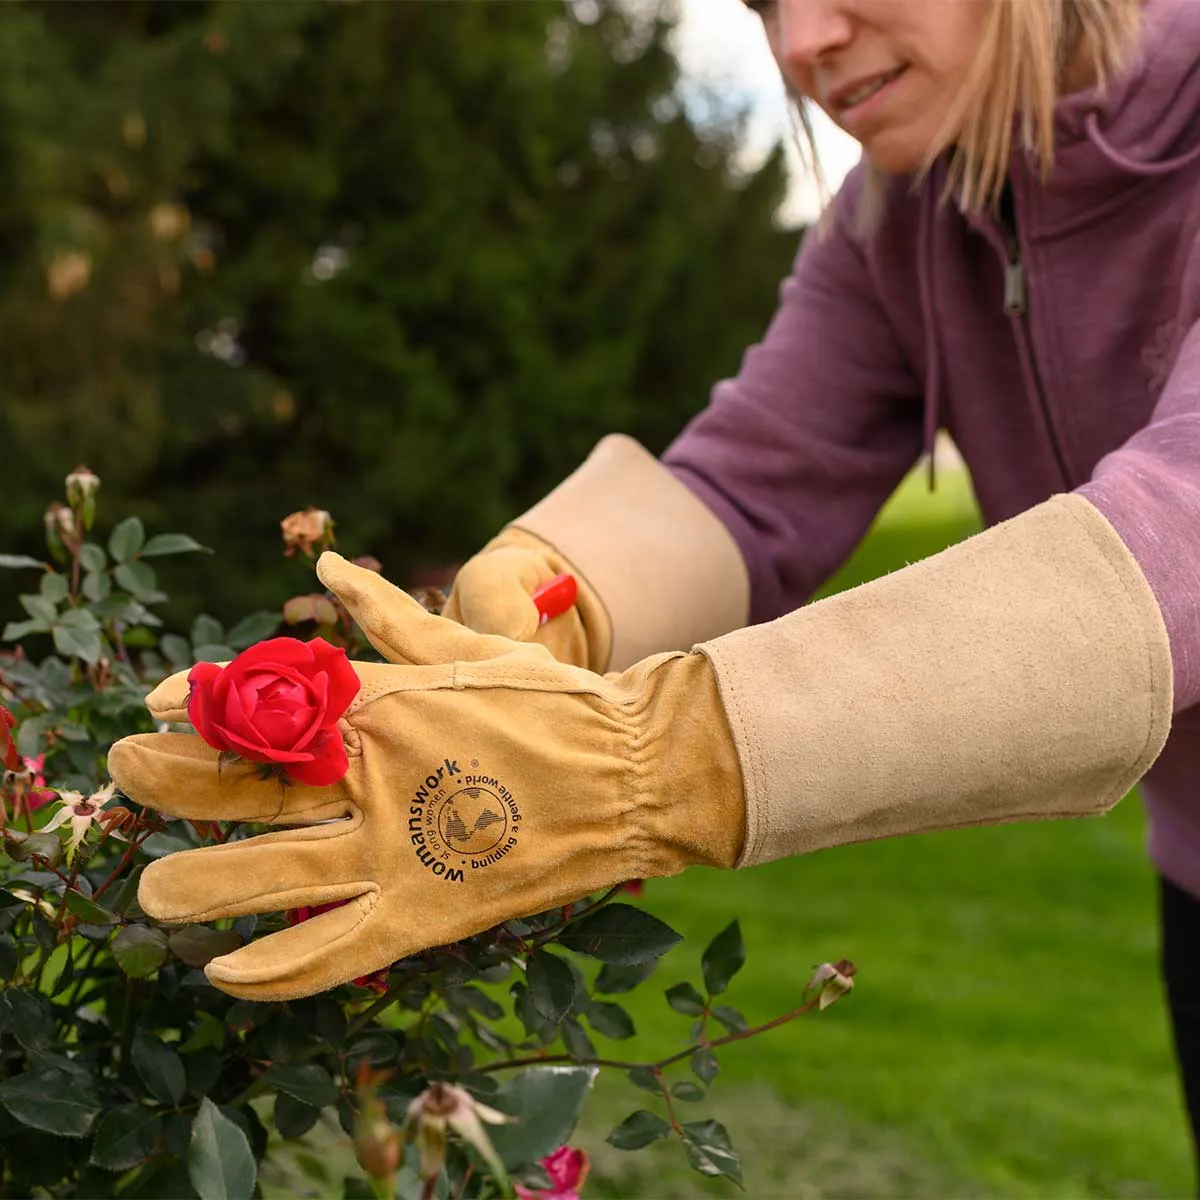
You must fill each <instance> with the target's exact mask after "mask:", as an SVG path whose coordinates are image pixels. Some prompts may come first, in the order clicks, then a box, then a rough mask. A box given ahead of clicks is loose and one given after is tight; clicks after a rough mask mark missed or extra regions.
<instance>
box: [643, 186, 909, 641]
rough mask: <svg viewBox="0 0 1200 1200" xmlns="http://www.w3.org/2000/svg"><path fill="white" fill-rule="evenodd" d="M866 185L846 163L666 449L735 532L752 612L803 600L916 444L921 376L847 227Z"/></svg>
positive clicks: (667, 460)
mask: <svg viewBox="0 0 1200 1200" xmlns="http://www.w3.org/2000/svg"><path fill="white" fill-rule="evenodd" d="M861 187H862V178H861V174H860V171H859V170H855V171H853V172H851V174H850V176H849V177H848V178H847V180H846V182H845V183H844V184H843V186H842V188H841V189H840V190H839V193H838V196H837V198H836V199H835V201H834V207H833V212H832V214H831V215H832V218H833V222H832V225H831V227H830V229H829V231H828V233H827V235H825V236H823V235H822V234H821V233H819V232H818V231H816V230H813V231H811V232H810V233H809V234H807V235H806V236H805V238H804V241H803V244H802V246H801V248H800V252H799V254H798V256H797V259H796V263H795V267H794V269H793V271H792V274H791V275H790V276H789V277H788V279H787V280H786V281H785V282H784V284H783V286H782V288H781V302H780V306H779V308H778V310H777V312H776V314H775V317H774V318H773V320H772V322H771V324H770V326H769V328H768V329H767V331H766V334H765V335H764V337H763V339H762V341H761V342H759V343H758V344H757V345H755V346H753V347H751V348H750V349H749V350H748V351H747V353H746V355H745V357H744V359H743V362H742V365H741V369H740V371H739V372H738V374H737V376H736V377H735V378H732V379H728V380H725V381H723V382H721V383H718V384H717V385H716V387H715V388H714V389H713V392H712V395H711V397H710V401H709V404H708V406H707V407H706V408H705V409H704V410H703V411H702V412H701V413H700V414H699V415H697V416H696V417H695V418H694V419H693V420H692V421H691V422H690V423H689V424H688V425H687V426H686V427H685V428H684V430H683V431H682V432H681V433H680V435H679V436H678V437H677V438H676V439H675V441H674V442H673V443H672V444H671V445H670V446H669V447H668V448H667V450H666V451H665V453H664V454H663V456H662V462H663V464H664V465H665V466H666V467H667V468H668V469H669V470H670V471H672V472H673V473H674V474H675V476H676V477H677V478H678V479H679V480H680V481H681V482H682V483H684V484H685V485H686V486H687V487H688V488H690V489H691V490H692V491H693V492H694V493H695V494H696V495H697V496H698V497H699V498H700V499H701V500H703V501H704V503H705V504H707V505H708V507H709V508H710V509H712V510H713V511H714V512H715V513H716V514H717V516H718V517H720V519H721V520H722V522H723V523H724V524H725V526H726V527H727V528H728V530H729V532H730V533H731V534H732V536H733V537H734V539H735V541H736V542H737V544H738V547H739V549H740V550H741V553H742V556H743V558H744V559H745V562H746V566H747V570H748V572H749V576H750V621H751V623H757V622H760V621H764V620H771V619H773V618H775V617H778V616H780V615H782V614H783V613H785V612H789V611H791V610H792V609H794V608H797V607H799V606H800V605H802V604H804V603H806V602H807V601H808V600H809V599H810V598H811V596H812V594H813V593H814V592H815V591H816V590H817V589H818V588H819V587H820V586H821V585H822V584H823V583H824V582H825V580H826V579H828V577H829V576H830V575H832V574H833V572H834V571H835V570H837V568H838V567H839V566H840V565H841V563H842V562H843V561H844V560H845V559H846V558H847V557H848V556H849V555H850V553H851V552H852V551H853V549H854V548H855V546H856V545H857V544H858V542H859V541H860V540H861V539H862V537H863V536H864V535H865V533H866V532H867V530H868V528H869V527H870V524H871V522H872V521H873V520H874V518H875V516H876V514H877V513H878V511H879V509H880V508H881V507H882V505H883V504H884V503H885V501H886V500H887V498H888V497H889V496H890V495H891V493H892V492H893V491H894V490H895V488H896V487H897V485H898V484H899V483H900V481H901V480H902V479H903V477H904V475H905V473H906V472H907V471H908V470H909V469H910V468H911V467H912V466H913V465H914V464H915V463H916V461H917V459H918V458H919V457H920V454H921V449H922V445H923V437H922V404H921V396H922V392H921V385H920V384H919V382H918V380H917V377H916V375H915V373H914V372H913V370H912V368H911V365H910V364H909V362H908V361H907V360H906V358H905V355H904V353H903V351H902V349H901V347H900V345H899V343H898V342H897V340H896V336H895V333H894V332H893V329H892V326H891V324H890V323H889V321H888V319H887V317H886V315H885V313H884V311H883V308H882V306H881V305H880V303H879V300H878V296H877V293H876V288H875V285H874V281H873V278H872V272H871V267H870V264H869V262H868V260H867V257H866V255H865V253H864V251H863V247H862V245H861V243H860V240H859V239H858V238H856V237H855V236H854V234H853V232H852V223H853V220H854V213H855V209H856V206H857V203H858V198H859V195H860V193H861Z"/></svg>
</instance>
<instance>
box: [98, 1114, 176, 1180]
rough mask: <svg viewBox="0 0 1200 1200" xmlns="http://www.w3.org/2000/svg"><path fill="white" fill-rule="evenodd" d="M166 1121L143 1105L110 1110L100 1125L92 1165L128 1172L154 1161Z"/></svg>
mask: <svg viewBox="0 0 1200 1200" xmlns="http://www.w3.org/2000/svg"><path fill="white" fill-rule="evenodd" d="M161 1125H162V1117H160V1116H159V1115H158V1113H156V1112H154V1111H152V1110H151V1109H148V1108H143V1107H142V1106H141V1105H140V1104H122V1105H121V1107H120V1108H113V1109H110V1110H109V1111H108V1112H106V1113H105V1114H104V1116H102V1117H101V1118H100V1121H99V1123H98V1124H97V1125H96V1136H95V1138H94V1139H93V1141H92V1162H93V1163H94V1164H95V1165H96V1166H98V1167H103V1168H104V1169H105V1170H108V1171H127V1170H129V1168H130V1167H136V1166H137V1164H138V1163H140V1162H144V1161H145V1160H146V1159H147V1158H149V1157H150V1155H151V1153H152V1152H153V1150H154V1147H155V1145H156V1144H157V1142H158V1134H159V1129H160V1127H161Z"/></svg>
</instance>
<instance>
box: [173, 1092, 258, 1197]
mask: <svg viewBox="0 0 1200 1200" xmlns="http://www.w3.org/2000/svg"><path fill="white" fill-rule="evenodd" d="M187 1171H188V1178H189V1179H190V1180H191V1181H192V1187H194V1188H195V1189H196V1191H197V1193H198V1194H199V1196H200V1200H251V1197H252V1196H253V1195H254V1184H255V1181H256V1179H257V1175H258V1171H257V1168H256V1167H255V1163H254V1154H253V1152H252V1151H251V1149H250V1142H249V1140H248V1139H247V1137H246V1135H245V1134H244V1133H243V1132H242V1131H241V1130H240V1129H239V1128H238V1127H237V1126H236V1125H235V1124H234V1123H233V1122H232V1121H231V1120H230V1119H229V1118H228V1117H227V1116H225V1114H224V1113H222V1112H221V1111H220V1109H218V1108H217V1106H216V1105H215V1104H214V1103H213V1102H212V1101H211V1100H210V1099H209V1098H208V1097H207V1096H204V1097H203V1098H202V1099H201V1101H200V1109H199V1111H198V1112H197V1113H196V1119H195V1121H193V1122H192V1140H191V1142H190V1144H189V1145H188V1152H187Z"/></svg>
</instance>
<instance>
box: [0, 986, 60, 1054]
mask: <svg viewBox="0 0 1200 1200" xmlns="http://www.w3.org/2000/svg"><path fill="white" fill-rule="evenodd" d="M0 1029H3V1030H5V1031H6V1032H7V1033H11V1034H12V1035H13V1037H14V1038H16V1039H17V1041H18V1042H20V1044H21V1045H22V1046H24V1047H25V1049H26V1050H40V1049H42V1048H44V1047H45V1046H48V1045H49V1044H50V1042H51V1040H52V1039H53V1037H54V1017H53V1015H52V1013H51V1011H50V1005H49V1003H48V1002H47V1001H46V1000H45V999H44V998H43V997H41V996H38V995H35V994H34V993H32V992H26V991H23V990H21V989H20V988H8V989H7V990H6V991H5V992H4V993H3V994H2V995H0Z"/></svg>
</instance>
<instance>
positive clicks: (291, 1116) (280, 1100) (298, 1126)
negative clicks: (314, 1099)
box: [275, 1092, 321, 1138]
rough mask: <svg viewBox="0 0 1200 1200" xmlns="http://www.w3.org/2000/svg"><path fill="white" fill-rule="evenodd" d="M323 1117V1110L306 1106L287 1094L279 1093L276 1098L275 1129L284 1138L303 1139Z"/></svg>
mask: <svg viewBox="0 0 1200 1200" xmlns="http://www.w3.org/2000/svg"><path fill="white" fill-rule="evenodd" d="M320 1116H321V1110H320V1109H319V1108H314V1107H313V1106H312V1105H311V1104H305V1103H304V1102H303V1101H302V1100H297V1099H296V1098H295V1097H294V1096H289V1095H288V1094H287V1092H279V1093H278V1094H277V1095H276V1097H275V1128H276V1129H278V1130H279V1133H280V1135H281V1136H282V1137H285V1138H300V1137H303V1136H304V1135H305V1134H306V1133H307V1132H308V1131H309V1130H310V1129H311V1128H312V1127H313V1126H314V1125H315V1124H316V1123H317V1120H318V1119H319V1118H320Z"/></svg>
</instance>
